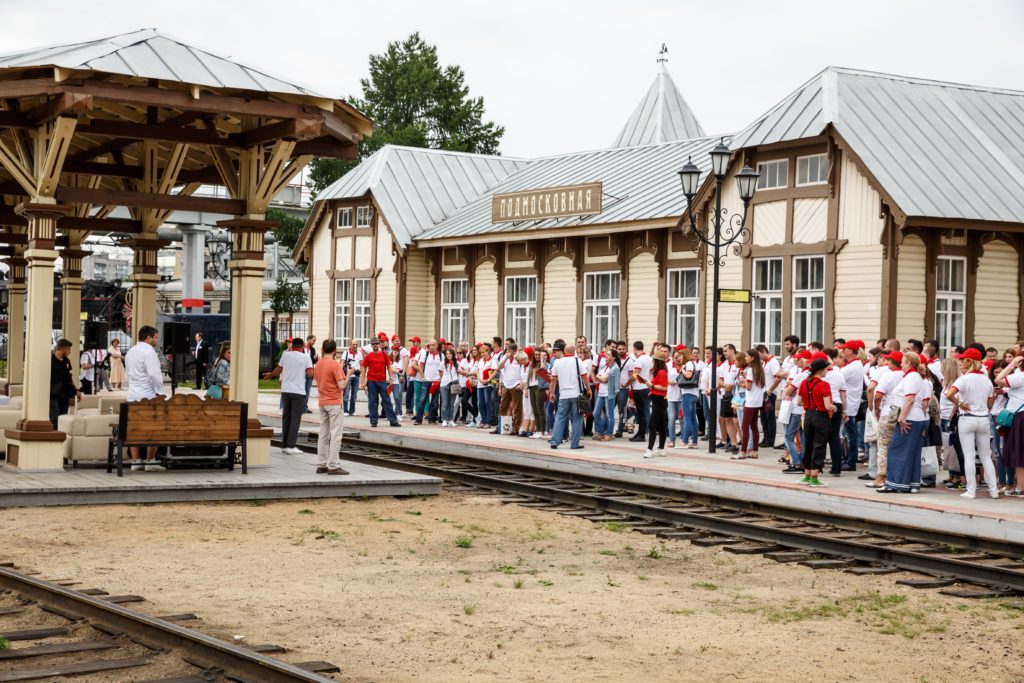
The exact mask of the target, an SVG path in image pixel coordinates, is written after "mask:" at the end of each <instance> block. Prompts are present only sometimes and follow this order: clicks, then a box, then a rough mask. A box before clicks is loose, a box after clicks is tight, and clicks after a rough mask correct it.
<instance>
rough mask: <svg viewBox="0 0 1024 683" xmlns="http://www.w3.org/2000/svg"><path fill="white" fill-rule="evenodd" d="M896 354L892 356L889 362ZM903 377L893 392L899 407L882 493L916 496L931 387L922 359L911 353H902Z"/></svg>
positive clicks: (918, 488) (919, 482) (894, 401)
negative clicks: (925, 374) (922, 366)
mask: <svg viewBox="0 0 1024 683" xmlns="http://www.w3.org/2000/svg"><path fill="white" fill-rule="evenodd" d="M894 355H895V354H889V357H890V359H891V358H892V357H893V356H894ZM902 356H903V358H902V362H901V363H900V369H901V370H902V371H903V372H902V374H903V376H902V377H901V378H900V381H899V383H898V384H897V385H896V388H895V390H893V403H894V404H895V405H896V406H897V411H898V413H897V424H898V425H899V428H898V429H896V430H894V431H893V434H892V441H891V442H890V443H889V450H888V453H887V455H886V470H885V486H883V487H881V488H879V489H878V492H879V493H917V492H919V491H920V490H921V448H922V447H923V445H924V431H925V429H926V428H927V427H928V424H929V420H928V402H929V401H930V400H931V397H932V392H931V387H930V386H929V385H926V384H925V381H924V378H923V377H922V376H921V372H920V369H919V368H920V365H921V359H920V357H919V356H918V355H917V354H916V353H914V352H912V351H908V352H906V353H903V354H902Z"/></svg>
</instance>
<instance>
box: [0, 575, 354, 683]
mask: <svg viewBox="0 0 1024 683" xmlns="http://www.w3.org/2000/svg"><path fill="white" fill-rule="evenodd" d="M75 583H76V582H74V581H71V580H60V581H45V580H42V579H40V578H38V577H37V576H33V575H29V574H28V573H23V572H19V571H16V570H15V569H14V567H13V565H11V564H10V563H7V564H5V565H0V635H2V636H3V639H4V641H6V643H7V645H8V646H7V647H5V648H3V649H0V683H7V682H8V681H35V680H44V679H45V680H52V679H53V677H64V676H75V677H76V678H77V679H78V680H82V679H83V677H84V679H85V680H89V679H90V678H96V679H98V680H103V681H110V680H125V681H128V680H130V681H150V682H151V683H203V682H206V681H251V682H253V683H264V682H266V683H299V682H304V683H314V682H315V683H325V682H327V681H332V680H333V679H331V678H326V677H324V676H323V675H321V674H322V673H333V672H337V671H338V668H337V667H335V666H333V665H331V664H328V663H326V662H300V663H287V662H284V661H281V660H279V659H275V658H273V657H271V656H269V655H270V654H276V653H283V652H285V651H286V650H285V649H284V648H282V647H279V646H275V645H262V646H260V645H254V646H251V647H248V648H246V647H240V646H238V645H236V644H233V643H229V642H226V641H223V640H219V639H217V638H214V637H211V636H209V635H206V634H204V633H200V632H199V631H196V630H193V629H190V628H187V627H185V626H182V625H181V624H180V623H179V622H188V621H194V620H196V619H198V617H196V615H194V614H177V615H167V616H163V617H153V616H149V615H146V614H143V613H142V612H138V611H136V610H133V609H131V608H129V607H126V606H125V605H126V604H130V603H135V602H142V601H144V598H142V597H140V596H136V595H122V596H112V595H109V594H107V593H106V592H104V591H102V590H97V589H84V590H73V589H72V588H70V587H69V586H68V585H67V584H72V585H73V584H75ZM61 584H65V585H61Z"/></svg>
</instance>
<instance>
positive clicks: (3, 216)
mask: <svg viewBox="0 0 1024 683" xmlns="http://www.w3.org/2000/svg"><path fill="white" fill-rule="evenodd" d="M0 225H12V226H24V225H27V222H26V220H25V219H24V218H23V217H22V216H19V215H17V214H16V213H14V212H13V211H10V210H7V211H0ZM58 226H59V227H60V229H61V230H88V231H93V232H124V233H130V234H136V233H141V232H142V221H133V220H130V219H127V218H96V217H91V218H79V217H77V216H64V217H63V218H61V219H60V221H59V222H58ZM0 242H3V239H0ZM8 244H17V242H8Z"/></svg>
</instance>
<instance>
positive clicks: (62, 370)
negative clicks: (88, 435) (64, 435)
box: [50, 339, 81, 429]
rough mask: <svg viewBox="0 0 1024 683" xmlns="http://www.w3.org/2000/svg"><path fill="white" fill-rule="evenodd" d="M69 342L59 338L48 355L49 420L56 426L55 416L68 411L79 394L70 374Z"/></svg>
mask: <svg viewBox="0 0 1024 683" xmlns="http://www.w3.org/2000/svg"><path fill="white" fill-rule="evenodd" d="M70 353H71V342H69V341H68V340H67V339H61V340H59V341H58V342H57V346H56V347H55V348H54V350H53V355H52V356H50V422H51V423H52V424H53V428H54V429H56V428H57V416H59V415H64V414H65V413H67V412H68V407H69V406H70V405H71V401H72V400H73V399H75V398H77V397H78V396H80V395H81V394H80V393H79V391H78V388H77V387H76V386H75V381H74V379H73V377H72V375H71V361H70V360H68V354H70Z"/></svg>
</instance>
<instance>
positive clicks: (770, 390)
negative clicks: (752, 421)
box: [755, 344, 789, 448]
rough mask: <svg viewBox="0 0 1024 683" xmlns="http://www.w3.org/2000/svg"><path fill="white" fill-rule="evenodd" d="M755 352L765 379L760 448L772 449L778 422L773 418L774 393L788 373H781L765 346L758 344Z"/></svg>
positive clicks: (780, 364)
mask: <svg viewBox="0 0 1024 683" xmlns="http://www.w3.org/2000/svg"><path fill="white" fill-rule="evenodd" d="M755 350H756V351H757V355H758V356H760V357H761V363H762V365H764V379H765V394H764V405H763V406H762V407H761V433H762V434H763V435H764V439H762V441H761V447H762V448H774V447H775V435H776V428H777V426H778V420H777V419H776V417H775V400H776V393H775V392H776V391H777V390H778V388H779V385H780V384H781V383H782V380H783V379H784V378H786V377H788V376H789V373H788V372H783V371H782V363H780V362H779V359H778V358H776V357H775V356H773V355H772V352H771V351H770V350H769V349H768V347H767V346H765V345H764V344H760V345H758V346H757V347H756V349H755ZM783 448H785V446H783Z"/></svg>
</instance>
